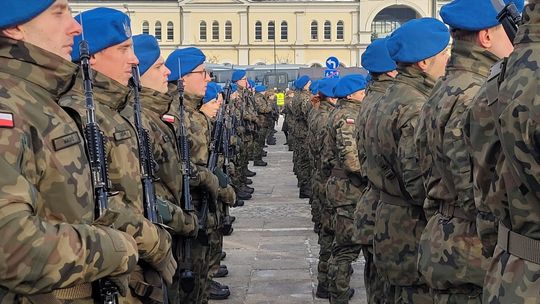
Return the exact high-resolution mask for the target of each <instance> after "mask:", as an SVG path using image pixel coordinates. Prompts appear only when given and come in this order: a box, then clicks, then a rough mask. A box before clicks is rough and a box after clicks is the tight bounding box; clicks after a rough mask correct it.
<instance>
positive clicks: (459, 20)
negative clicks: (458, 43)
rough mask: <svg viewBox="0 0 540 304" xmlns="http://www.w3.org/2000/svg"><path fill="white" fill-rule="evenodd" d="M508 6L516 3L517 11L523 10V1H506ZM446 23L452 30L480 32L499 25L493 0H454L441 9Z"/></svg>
mask: <svg viewBox="0 0 540 304" xmlns="http://www.w3.org/2000/svg"><path fill="white" fill-rule="evenodd" d="M504 2H505V3H506V4H508V3H510V2H514V4H515V5H516V7H517V9H518V10H519V11H520V12H521V11H522V10H523V5H524V3H523V2H524V1H523V0H504ZM439 14H440V15H441V18H442V20H443V21H444V23H446V24H448V25H449V26H450V27H451V28H454V29H460V30H466V31H480V30H483V29H487V28H490V27H494V26H496V25H498V24H499V21H498V20H497V14H498V13H497V11H495V8H494V7H493V4H491V0H474V1H470V0H454V1H452V2H450V3H448V4H446V5H444V6H443V7H442V8H441V11H440V13H439Z"/></svg>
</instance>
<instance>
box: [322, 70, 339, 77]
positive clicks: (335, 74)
mask: <svg viewBox="0 0 540 304" xmlns="http://www.w3.org/2000/svg"><path fill="white" fill-rule="evenodd" d="M324 78H339V70H334V69H327V70H324Z"/></svg>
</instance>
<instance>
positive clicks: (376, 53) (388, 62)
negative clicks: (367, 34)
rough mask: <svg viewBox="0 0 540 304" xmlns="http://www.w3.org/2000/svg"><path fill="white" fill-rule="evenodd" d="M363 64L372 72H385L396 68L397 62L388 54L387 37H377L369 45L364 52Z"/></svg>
mask: <svg viewBox="0 0 540 304" xmlns="http://www.w3.org/2000/svg"><path fill="white" fill-rule="evenodd" d="M362 66H363V67H364V68H365V69H366V70H368V71H370V72H372V73H385V72H390V71H393V70H395V69H396V62H395V61H394V60H393V59H392V57H390V54H388V48H387V47H386V38H383V39H377V40H375V41H373V42H372V43H371V44H370V45H368V47H367V49H366V51H365V52H364V53H363V54H362Z"/></svg>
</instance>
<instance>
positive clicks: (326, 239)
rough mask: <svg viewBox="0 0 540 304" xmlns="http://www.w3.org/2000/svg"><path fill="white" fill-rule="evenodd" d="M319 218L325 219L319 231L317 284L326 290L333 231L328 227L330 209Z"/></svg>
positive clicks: (330, 214) (330, 215)
mask: <svg viewBox="0 0 540 304" xmlns="http://www.w3.org/2000/svg"><path fill="white" fill-rule="evenodd" d="M321 217H324V218H327V220H325V221H321V222H324V223H326V224H324V225H322V223H321V229H320V230H319V241H318V242H319V245H320V249H319V263H318V265H317V282H318V284H319V285H321V286H323V287H324V288H325V289H328V261H329V260H330V256H332V243H333V242H334V231H333V230H332V227H331V226H330V225H328V224H329V223H331V218H332V212H331V209H326V212H322V213H321Z"/></svg>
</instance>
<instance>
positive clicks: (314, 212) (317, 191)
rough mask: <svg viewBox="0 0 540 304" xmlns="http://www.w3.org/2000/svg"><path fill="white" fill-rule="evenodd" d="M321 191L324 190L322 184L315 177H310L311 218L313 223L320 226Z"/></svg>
mask: <svg viewBox="0 0 540 304" xmlns="http://www.w3.org/2000/svg"><path fill="white" fill-rule="evenodd" d="M321 191H324V184H323V183H322V182H321V181H319V180H316V179H315V178H313V179H312V182H311V199H310V203H311V220H312V221H313V223H315V225H316V226H320V223H321V207H322V203H321V197H323V195H322V193H321Z"/></svg>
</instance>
